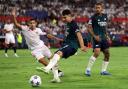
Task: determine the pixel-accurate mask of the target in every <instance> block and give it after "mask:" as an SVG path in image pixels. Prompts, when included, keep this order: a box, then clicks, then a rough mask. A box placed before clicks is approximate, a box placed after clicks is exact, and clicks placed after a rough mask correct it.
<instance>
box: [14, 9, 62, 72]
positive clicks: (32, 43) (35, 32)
mask: <svg viewBox="0 0 128 89" xmlns="http://www.w3.org/2000/svg"><path fill="white" fill-rule="evenodd" d="M12 15H13V20H14V23H15V25H16V26H17V27H18V28H20V29H21V31H22V33H23V35H24V37H25V40H26V43H27V45H28V48H29V49H30V50H31V53H32V55H33V56H34V57H35V58H36V59H37V60H38V61H39V62H40V63H41V64H43V65H45V66H46V65H47V64H48V63H47V61H46V60H45V57H47V58H48V59H50V58H51V56H52V53H51V51H50V50H49V48H48V47H47V46H45V45H44V42H43V41H42V40H40V35H46V33H45V32H42V31H41V29H40V28H37V27H36V26H37V21H36V20H35V19H31V20H30V21H29V22H28V25H21V24H19V23H18V22H17V20H16V10H15V8H14V9H13V10H12ZM53 71H54V68H53ZM58 72H59V73H61V74H62V72H61V71H58ZM53 73H54V72H53Z"/></svg>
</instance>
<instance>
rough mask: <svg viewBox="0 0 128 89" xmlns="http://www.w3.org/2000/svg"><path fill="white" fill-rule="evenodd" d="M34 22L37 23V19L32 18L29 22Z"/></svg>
mask: <svg viewBox="0 0 128 89" xmlns="http://www.w3.org/2000/svg"><path fill="white" fill-rule="evenodd" d="M33 20H34V21H36V22H37V19H35V18H31V19H30V20H29V22H30V21H33Z"/></svg>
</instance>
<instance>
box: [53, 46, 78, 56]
mask: <svg viewBox="0 0 128 89" xmlns="http://www.w3.org/2000/svg"><path fill="white" fill-rule="evenodd" d="M58 52H62V54H63V55H62V58H68V57H70V56H72V55H74V54H75V53H76V52H77V50H76V49H75V48H72V47H71V46H69V45H66V46H63V47H62V48H60V49H59V50H57V51H56V52H55V53H58Z"/></svg>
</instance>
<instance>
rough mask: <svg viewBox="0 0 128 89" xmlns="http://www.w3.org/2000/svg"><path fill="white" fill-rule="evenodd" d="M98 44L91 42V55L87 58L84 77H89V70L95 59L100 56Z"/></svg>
mask: <svg viewBox="0 0 128 89" xmlns="http://www.w3.org/2000/svg"><path fill="white" fill-rule="evenodd" d="M100 51H101V49H100V43H97V42H93V52H94V53H93V55H92V56H91V57H90V58H89V61H88V65H87V68H86V70H85V75H86V76H91V68H92V66H93V64H94V63H95V60H96V58H97V57H98V56H99V54H100Z"/></svg>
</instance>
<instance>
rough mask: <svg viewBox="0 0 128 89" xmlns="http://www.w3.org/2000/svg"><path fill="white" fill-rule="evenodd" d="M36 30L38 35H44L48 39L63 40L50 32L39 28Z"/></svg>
mask: <svg viewBox="0 0 128 89" xmlns="http://www.w3.org/2000/svg"><path fill="white" fill-rule="evenodd" d="M38 31H39V34H40V35H46V36H47V37H48V38H49V39H55V40H58V41H63V39H60V38H58V37H55V36H53V35H51V34H47V33H46V32H43V31H42V30H41V29H39V30H38Z"/></svg>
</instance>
